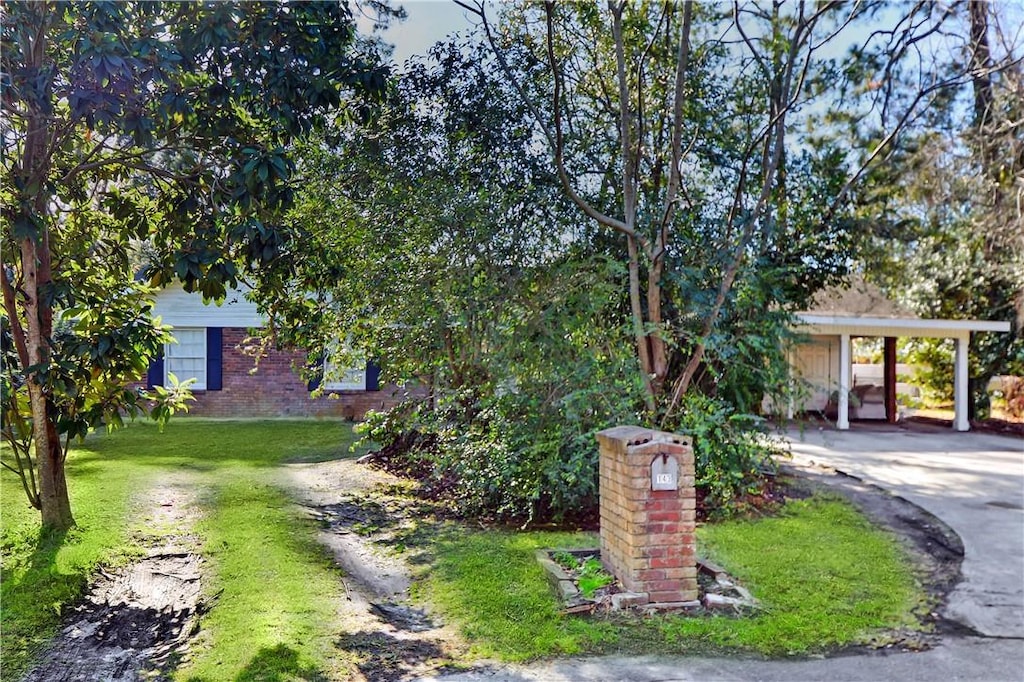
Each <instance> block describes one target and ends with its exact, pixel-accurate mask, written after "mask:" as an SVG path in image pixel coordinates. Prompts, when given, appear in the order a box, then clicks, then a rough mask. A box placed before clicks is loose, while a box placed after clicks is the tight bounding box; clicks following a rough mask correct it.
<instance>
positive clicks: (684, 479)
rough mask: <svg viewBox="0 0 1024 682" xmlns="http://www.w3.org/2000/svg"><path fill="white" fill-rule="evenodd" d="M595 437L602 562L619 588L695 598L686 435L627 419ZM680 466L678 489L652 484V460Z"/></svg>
mask: <svg viewBox="0 0 1024 682" xmlns="http://www.w3.org/2000/svg"><path fill="white" fill-rule="evenodd" d="M597 440H598V442H599V443H600V450H601V454H600V456H601V463H600V467H601V469H600V483H601V489H600V496H601V561H602V562H603V563H604V565H605V567H606V568H608V569H609V570H610V571H611V572H612V573H613V574H614V575H615V577H616V578H618V579H619V580H620V581H621V582H622V584H623V585H624V586H625V588H626V589H627V590H629V591H631V592H636V593H639V594H641V595H646V596H647V599H648V600H649V601H650V602H651V603H655V604H658V603H661V604H666V603H668V604H674V603H681V602H689V601H693V600H695V599H697V556H696V526H697V524H696V521H697V511H696V501H697V500H696V487H695V478H694V461H693V449H692V448H691V446H690V439H689V438H687V437H685V436H676V435H675V434H669V433H662V432H659V431H652V430H650V429H643V428H639V427H631V426H619V427H615V428H612V429H606V430H604V431H601V432H600V433H598V434H597ZM662 455H667V456H671V457H674V458H675V459H676V461H677V463H678V465H679V469H678V489H676V490H652V489H651V488H652V485H651V463H652V461H653V460H654V459H655V458H657V457H661V456H662Z"/></svg>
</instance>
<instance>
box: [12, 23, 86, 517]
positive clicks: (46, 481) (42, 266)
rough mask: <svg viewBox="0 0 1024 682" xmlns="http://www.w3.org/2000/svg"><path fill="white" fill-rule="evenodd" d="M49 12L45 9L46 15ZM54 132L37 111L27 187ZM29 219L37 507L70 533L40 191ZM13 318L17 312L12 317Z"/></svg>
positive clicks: (38, 61)
mask: <svg viewBox="0 0 1024 682" xmlns="http://www.w3.org/2000/svg"><path fill="white" fill-rule="evenodd" d="M50 10H51V8H48V7H42V8H41V9H40V11H42V12H44V13H45V12H48V11H50ZM46 31H47V22H46V21H43V22H41V23H40V25H39V30H38V32H36V33H35V35H31V36H25V47H26V49H25V54H26V55H27V66H28V71H29V72H30V73H38V74H44V73H45V72H46V68H45V67H46V38H47V35H46ZM37 87H40V88H42V92H39V93H37V94H38V96H39V101H40V102H49V101H50V100H51V99H52V92H51V87H52V81H50V80H44V81H43V82H42V84H39V81H37ZM49 134H50V129H49V121H48V119H47V116H46V114H45V113H44V111H43V107H41V106H39V105H36V107H35V110H34V111H33V112H32V113H31V115H29V117H28V128H27V131H26V134H25V147H24V155H23V157H22V159H21V168H20V170H21V175H22V180H23V182H24V185H23V186H24V187H32V186H36V187H39V186H42V185H43V184H44V183H45V182H46V180H47V177H48V175H49V159H50V155H49V154H48V153H47V148H46V146H47V141H48V138H49ZM31 211H32V213H33V214H34V215H32V216H31V217H32V218H33V221H32V222H34V223H35V225H36V232H35V234H30V235H29V236H27V237H25V238H23V239H22V240H21V253H20V256H21V275H22V281H21V289H22V306H23V308H24V312H25V316H24V323H25V350H26V355H27V357H22V358H21V362H22V371H23V372H24V373H25V383H26V385H27V387H28V395H29V404H30V405H31V409H32V433H33V439H34V441H35V450H36V466H37V468H38V473H39V475H38V479H39V480H38V483H39V502H40V511H41V512H42V522H43V527H44V528H50V529H54V530H67V529H68V528H70V527H72V526H73V525H75V519H74V517H73V516H72V515H71V501H70V499H69V498H68V486H67V480H66V478H65V476H64V459H65V458H64V448H63V447H62V445H61V440H60V436H59V434H58V432H57V425H56V423H55V422H54V418H55V417H53V413H54V410H52V409H51V407H52V405H51V397H50V394H49V389H48V388H47V386H46V383H47V382H46V374H45V373H46V370H47V368H48V366H49V363H50V356H51V352H50V340H51V339H52V337H53V303H52V301H51V299H50V297H49V296H46V295H44V292H46V291H48V290H49V288H50V286H51V284H52V282H53V271H52V267H51V263H50V233H49V222H48V220H47V213H48V211H49V206H48V205H47V200H46V196H45V193H44V192H40V191H37V192H36V194H35V198H34V201H33V202H32V208H31ZM11 312H12V314H14V311H11Z"/></svg>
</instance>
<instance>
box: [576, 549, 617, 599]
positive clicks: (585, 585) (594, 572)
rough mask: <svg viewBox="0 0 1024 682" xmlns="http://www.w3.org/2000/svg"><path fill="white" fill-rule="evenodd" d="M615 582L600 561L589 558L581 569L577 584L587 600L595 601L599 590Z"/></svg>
mask: <svg viewBox="0 0 1024 682" xmlns="http://www.w3.org/2000/svg"><path fill="white" fill-rule="evenodd" d="M613 582H615V578H614V577H612V575H611V574H610V573H608V572H607V571H605V570H604V566H602V565H601V560H600V559H597V558H595V557H589V558H588V559H586V560H585V561H584V562H583V563H582V565H580V567H579V576H578V577H577V584H578V586H579V588H580V592H581V593H582V594H583V596H584V597H586V598H587V599H593V598H594V593H595V592H596V591H597V590H599V589H601V588H602V587H604V586H605V585H609V584H611V583H613Z"/></svg>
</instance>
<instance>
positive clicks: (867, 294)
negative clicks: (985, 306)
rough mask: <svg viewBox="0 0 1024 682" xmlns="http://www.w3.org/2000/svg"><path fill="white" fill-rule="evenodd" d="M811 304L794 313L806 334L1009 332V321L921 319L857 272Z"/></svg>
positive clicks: (960, 334) (962, 334)
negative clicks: (803, 310) (806, 308)
mask: <svg viewBox="0 0 1024 682" xmlns="http://www.w3.org/2000/svg"><path fill="white" fill-rule="evenodd" d="M811 305H812V307H811V309H810V310H807V311H805V312H800V313H797V314H796V316H797V319H798V320H800V322H801V323H802V324H801V325H800V327H801V329H800V330H801V331H804V332H807V333H809V334H830V335H834V334H849V335H850V336H896V337H899V336H928V337H937V338H961V337H965V336H968V335H969V334H970V333H971V332H1008V331H1010V323H1009V322H1001V321H990V320H943V319H922V318H920V317H917V316H916V315H914V314H913V313H911V312H910V311H909V310H907V309H906V308H904V307H902V306H901V305H900V304H899V303H897V302H895V301H893V300H892V299H890V298H889V297H887V296H886V295H885V293H883V292H882V290H881V289H879V288H878V287H877V286H876V285H875V284H873V283H871V282H868V281H866V280H865V279H864V278H863V277H862V276H861V275H859V274H854V275H852V276H851V277H850V278H849V280H847V281H846V282H845V284H844V285H842V286H835V287H830V288H828V289H825V290H824V291H822V292H820V293H819V294H818V295H817V296H815V297H814V301H813V303H812V304H811Z"/></svg>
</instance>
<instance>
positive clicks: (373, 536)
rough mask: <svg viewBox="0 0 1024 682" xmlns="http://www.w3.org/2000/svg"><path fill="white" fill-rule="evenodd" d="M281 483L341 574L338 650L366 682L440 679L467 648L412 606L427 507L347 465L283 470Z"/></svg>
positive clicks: (382, 476) (397, 485) (402, 487)
mask: <svg viewBox="0 0 1024 682" xmlns="http://www.w3.org/2000/svg"><path fill="white" fill-rule="evenodd" d="M284 471H285V473H286V476H285V479H284V482H285V483H286V485H287V486H288V488H289V489H290V490H291V491H292V494H293V496H294V497H295V499H296V500H298V501H299V502H300V504H301V505H302V507H303V509H304V510H305V511H306V513H307V514H309V515H310V516H311V517H312V518H314V519H316V521H317V522H318V523H319V524H320V527H321V530H320V532H319V534H318V539H319V541H320V542H321V544H323V545H324V546H325V547H326V548H327V549H328V550H329V551H330V552H331V555H332V556H333V557H334V560H335V562H336V563H337V565H338V566H339V567H340V568H341V569H342V570H343V571H344V573H345V578H344V579H343V580H344V586H345V592H346V595H347V599H346V600H345V602H344V603H343V604H340V605H339V614H338V615H339V623H340V630H341V632H342V634H340V635H339V637H338V639H337V640H336V642H335V643H336V645H337V647H338V648H339V649H340V650H341V651H343V652H345V653H346V654H347V655H348V656H349V657H351V658H352V660H353V661H354V665H355V666H356V668H357V669H358V671H359V674H360V675H361V676H362V677H363V679H366V680H369V681H370V682H392V681H395V680H411V679H418V678H420V677H422V676H424V675H427V674H437V673H438V672H440V671H443V670H444V669H446V668H447V667H448V666H449V665H451V663H452V661H453V660H455V659H456V658H457V657H458V656H459V655H460V654H461V653H462V652H463V651H464V648H465V647H464V646H463V644H462V643H461V641H460V640H459V638H458V636H457V635H456V634H455V633H454V631H453V630H452V629H450V628H448V627H446V626H444V624H443V623H440V622H439V621H438V620H437V619H436V618H435V617H434V616H433V615H432V614H430V613H428V612H427V611H426V610H424V609H421V608H419V607H418V606H417V605H416V604H414V603H413V602H412V601H411V600H410V594H409V592H410V589H411V587H412V584H413V582H414V577H413V567H414V566H415V565H416V564H420V563H423V562H425V561H426V560H427V557H425V556H424V555H422V554H421V553H419V552H420V550H419V549H418V547H419V546H420V545H421V544H422V542H421V540H422V538H423V537H424V536H425V535H429V534H431V532H432V520H431V518H432V516H431V507H430V506H429V505H425V504H423V503H421V502H420V501H418V500H416V499H413V498H411V497H410V496H409V490H408V488H407V487H406V484H404V483H403V482H402V481H401V480H400V479H398V478H396V477H394V476H392V475H390V474H388V473H386V472H382V471H374V470H372V469H369V468H367V467H365V466H362V465H359V464H357V463H356V462H354V461H352V460H336V461H329V462H321V463H314V464H308V463H301V464H288V465H285V467H284Z"/></svg>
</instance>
